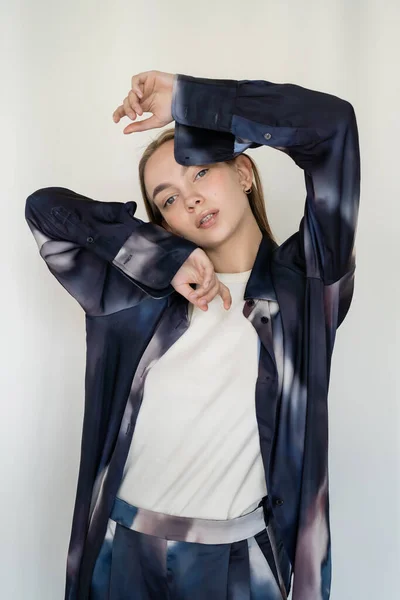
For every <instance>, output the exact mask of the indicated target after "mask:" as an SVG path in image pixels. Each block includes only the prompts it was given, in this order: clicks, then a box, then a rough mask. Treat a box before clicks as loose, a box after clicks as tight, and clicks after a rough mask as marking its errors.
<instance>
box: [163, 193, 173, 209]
mask: <svg viewBox="0 0 400 600" xmlns="http://www.w3.org/2000/svg"><path fill="white" fill-rule="evenodd" d="M171 198H175V196H170V198H167V199H166V201H165V203H164V208H165V207H166V206H171V205H170V204H168V200H171Z"/></svg>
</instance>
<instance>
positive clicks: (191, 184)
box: [144, 139, 254, 248]
mask: <svg viewBox="0 0 400 600" xmlns="http://www.w3.org/2000/svg"><path fill="white" fill-rule="evenodd" d="M144 179H145V187H146V192H147V196H148V198H150V201H151V202H153V203H154V204H155V205H156V206H157V208H158V210H159V211H160V213H161V215H162V217H163V223H162V225H163V227H164V228H165V229H167V230H168V231H171V232H172V233H175V234H176V235H180V236H182V237H184V238H186V239H188V240H190V241H192V242H194V243H195V244H197V245H198V246H201V247H202V248H215V247H217V246H218V245H219V244H221V242H223V241H225V240H226V239H228V238H229V237H230V236H231V235H233V234H234V233H235V232H237V230H238V229H240V228H242V227H243V228H245V227H246V225H247V223H248V222H249V220H250V219H254V215H253V213H252V211H251V208H250V204H249V201H248V197H247V195H246V194H245V193H244V189H246V190H247V189H249V188H250V187H251V184H252V169H251V161H250V160H249V159H248V157H246V156H245V155H239V156H238V157H236V159H235V161H234V163H233V164H232V165H229V164H228V163H225V162H220V163H213V164H209V165H197V166H190V167H185V166H182V165H180V164H179V163H177V162H176V160H175V157H174V140H173V139H172V140H169V141H168V142H165V143H164V144H162V145H161V146H160V147H159V148H157V150H156V151H155V152H154V153H153V154H152V156H151V157H150V158H149V160H148V161H147V164H146V167H145V173H144ZM164 184H165V187H164ZM208 210H218V211H219V212H218V215H217V217H216V220H215V223H214V224H213V225H212V226H211V227H209V228H208V229H204V228H201V227H199V226H198V225H199V215H201V214H202V213H203V212H204V211H208Z"/></svg>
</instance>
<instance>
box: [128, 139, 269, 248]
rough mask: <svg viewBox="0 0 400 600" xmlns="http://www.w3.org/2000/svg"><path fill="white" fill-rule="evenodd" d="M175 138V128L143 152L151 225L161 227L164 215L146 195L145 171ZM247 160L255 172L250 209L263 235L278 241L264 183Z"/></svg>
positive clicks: (141, 163)
mask: <svg viewBox="0 0 400 600" xmlns="http://www.w3.org/2000/svg"><path fill="white" fill-rule="evenodd" d="M174 137H175V128H174V127H172V128H169V129H166V130H164V131H162V132H161V133H160V135H159V136H158V137H157V138H156V139H155V140H153V141H152V142H151V143H150V144H149V145H148V146H147V148H146V149H145V151H144V152H143V155H142V157H141V159H140V161H139V180H140V189H141V192H142V196H143V200H144V205H145V208H146V212H147V216H148V218H149V221H150V222H151V223H156V224H157V225H161V223H162V215H161V213H160V211H159V210H158V208H157V206H155V204H153V203H152V202H151V201H150V199H149V198H148V196H147V194H146V188H145V184H144V170H145V167H146V163H147V161H148V160H149V158H150V156H151V155H152V154H153V153H154V152H155V151H156V150H157V148H159V147H160V146H161V145H162V144H164V143H165V142H168V141H169V140H172V139H174ZM246 156H247V158H249V159H250V161H251V165H252V171H253V177H254V181H253V183H252V186H251V188H252V189H251V192H250V194H248V199H249V204H250V208H251V210H252V213H253V215H254V217H255V219H256V221H257V223H258V226H259V228H260V229H261V231H262V232H263V233H266V234H267V235H268V236H269V237H270V238H271V239H272V240H273V241H276V240H275V238H274V236H273V234H272V231H271V228H270V226H269V223H268V217H267V213H266V212H265V204H264V193H263V189H262V183H261V179H260V175H259V172H258V168H257V166H256V164H255V162H254V161H253V159H252V158H251V157H250V156H249V155H248V154H246ZM225 162H226V163H228V164H232V163H233V162H234V159H230V160H227V161H225Z"/></svg>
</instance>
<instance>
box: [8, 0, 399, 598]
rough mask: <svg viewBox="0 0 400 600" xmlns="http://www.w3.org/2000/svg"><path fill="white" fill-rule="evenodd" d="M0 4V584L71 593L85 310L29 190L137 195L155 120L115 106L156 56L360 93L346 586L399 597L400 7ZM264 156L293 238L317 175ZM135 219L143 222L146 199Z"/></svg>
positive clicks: (336, 577) (187, 67) (354, 96)
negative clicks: (38, 231)
mask: <svg viewBox="0 0 400 600" xmlns="http://www.w3.org/2000/svg"><path fill="white" fill-rule="evenodd" d="M1 7H2V8H1V12H2V14H1V19H0V22H1V28H2V29H1V31H0V34H1V35H0V40H1V41H0V44H1V47H0V49H1V53H0V56H1V60H2V63H3V64H2V67H3V68H2V69H1V73H2V81H1V88H0V89H1V101H2V109H1V133H2V135H1V153H2V155H1V163H0V164H1V171H2V176H1V180H0V181H1V183H0V185H1V192H2V193H1V203H2V217H3V218H2V223H1V224H2V233H1V236H0V240H1V241H0V244H1V251H2V253H1V256H2V260H1V282H2V285H1V290H2V294H1V301H2V307H1V308H2V312H1V314H2V324H1V342H2V343H1V362H0V364H1V399H2V418H1V431H0V434H1V435H0V440H1V447H0V450H1V457H2V461H1V464H2V467H3V473H2V493H1V496H0V497H1V507H0V508H1V513H2V520H3V523H2V526H1V531H2V536H1V540H2V543H1V546H0V548H1V556H0V565H1V566H0V571H1V572H0V580H1V582H2V583H1V588H2V598H5V599H7V600H8V599H12V600H28V599H29V600H54V599H60V598H63V597H64V596H63V594H64V572H65V560H66V552H67V544H68V539H69V532H70V524H71V518H72V509H73V501H74V497H75V485H76V479H77V469H78V460H79V452H80V434H81V426H82V416H83V393H84V362H85V331H84V315H83V312H82V311H81V309H80V307H79V305H78V304H77V303H76V302H75V301H74V300H73V299H72V298H71V297H70V296H69V295H68V294H67V293H66V292H65V290H64V289H63V288H62V287H61V286H60V285H59V284H58V283H57V281H56V280H55V279H54V278H53V277H52V276H51V275H50V273H49V272H48V270H47V268H46V266H45V264H44V262H43V261H42V259H41V258H40V257H39V254H38V251H37V248H36V244H35V242H34V239H33V237H32V235H31V233H30V231H29V229H28V226H27V225H26V223H25V220H24V204H25V198H26V197H27V195H29V194H30V193H31V192H32V191H34V190H35V189H37V188H39V187H43V186H51V185H59V186H65V187H69V188H72V189H74V190H76V191H79V192H80V193H83V194H86V195H88V196H90V197H92V198H96V199H101V200H118V201H122V202H126V201H128V200H131V199H136V200H138V199H139V198H140V196H139V185H138V176H137V163H138V160H139V157H140V155H141V152H142V150H143V148H144V147H145V145H146V144H147V143H148V141H150V139H151V137H152V134H154V135H156V134H157V133H158V131H157V130H153V132H143V133H138V134H133V135H130V136H124V135H123V134H122V129H123V127H124V124H121V123H120V124H118V125H116V124H115V123H113V121H112V112H113V110H114V109H115V108H116V106H117V105H118V104H120V103H121V101H122V100H123V98H124V97H125V95H126V93H127V91H128V89H129V86H130V78H131V76H132V75H134V74H135V73H138V72H140V71H146V70H150V69H158V70H163V71H168V72H171V73H184V74H189V75H194V76H199V77H200V76H202V77H217V78H233V79H266V80H270V81H274V82H291V83H297V84H300V85H303V86H306V87H310V88H313V89H318V90H321V91H326V92H329V93H333V94H336V95H338V96H340V97H343V98H346V99H347V100H349V101H350V102H352V104H353V105H354V107H355V110H356V115H357V120H358V125H359V134H360V145H361V158H362V165H361V169H362V183H361V206H360V221H359V227H358V236H357V264H358V266H357V277H356V289H355V294H354V300H353V304H352V307H351V309H350V312H349V314H348V316H347V318H346V320H345V322H344V323H343V325H342V326H341V328H340V330H339V332H338V336H337V343H336V349H335V353H334V360H333V367H332V377H331V390H330V400H329V401H330V489H331V525H332V543H333V585H332V600H354V599H355V598H357V599H358V598H362V599H363V600H376V599H377V598H379V599H380V598H389V597H390V598H395V597H397V594H398V592H397V573H398V564H399V561H400V548H399V545H400V532H399V506H400V494H399V480H400V472H399V463H400V459H399V451H400V448H399V425H400V423H399V414H398V412H399V411H398V405H397V400H398V389H397V392H396V375H397V369H398V364H399V348H398V345H397V347H396V335H395V331H396V326H397V328H398V324H399V319H398V311H397V308H398V302H399V283H398V277H399V269H398V264H399V260H398V259H399V258H400V256H399V254H400V252H399V243H398V236H399V233H400V230H399V219H400V210H399V205H398V198H399V185H398V176H399V166H398V145H397V141H398V139H399V134H400V127H399V91H400V89H399V87H400V86H399V68H398V62H397V58H396V57H398V55H399V51H400V47H399V34H398V25H399V22H400V19H399V17H400V5H399V4H398V2H396V1H395V0H393V1H390V0H385V2H384V3H383V4H382V5H381V6H380V5H379V3H378V2H377V1H375V2H374V1H373V0H370V1H367V0H365V1H363V2H362V1H361V0H358V1H356V0H352V2H348V1H346V0H337V1H336V2H324V1H321V0H310V1H300V0H292V1H290V0H287V1H281V2H273V1H271V0H269V1H266V0H259V1H253V2H247V3H243V2H240V1H239V0H235V1H233V0H229V1H228V0H225V1H220V2H215V1H210V0H204V1H203V2H187V1H183V0H179V1H177V0H175V1H174V0H171V1H169V2H162V1H159V2H155V1H153V2H152V1H151V0H149V1H148V2H147V3H144V2H120V1H118V0H116V1H114V2H101V1H98V0H97V1H95V0H91V1H88V0H81V1H80V2H78V1H76V0H75V1H74V2H68V3H65V2H60V1H59V2H53V1H50V0H47V1H46V0H36V1H35V2H28V1H27V0H25V1H20V2H18V1H16V0H15V1H14V2H8V3H5V2H2V4H1ZM251 154H252V156H253V157H254V158H255V160H256V161H257V163H258V165H259V167H260V169H261V172H262V175H263V180H264V185H265V191H266V196H267V210H268V213H269V215H270V218H271V223H272V226H273V229H274V232H275V233H276V235H277V236H278V239H279V241H280V242H282V241H284V239H286V237H288V236H289V235H291V233H293V231H294V230H295V229H296V228H297V226H298V223H299V221H300V218H301V216H302V212H303V203H304V199H305V186H304V179H303V173H302V171H301V170H300V169H299V168H298V167H297V166H296V165H295V164H294V163H293V162H292V161H291V160H290V158H289V157H287V156H285V155H284V154H283V153H280V152H276V151H274V150H273V149H271V148H266V147H265V148H259V149H256V150H253V151H251ZM137 215H138V216H139V217H140V218H143V219H146V213H145V211H144V207H143V206H142V204H141V202H140V200H139V210H138V212H137ZM396 259H397V260H396ZM396 394H397V396H396Z"/></svg>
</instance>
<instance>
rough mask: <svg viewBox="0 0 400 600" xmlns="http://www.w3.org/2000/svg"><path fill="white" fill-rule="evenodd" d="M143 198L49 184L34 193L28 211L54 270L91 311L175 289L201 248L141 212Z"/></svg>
mask: <svg viewBox="0 0 400 600" xmlns="http://www.w3.org/2000/svg"><path fill="white" fill-rule="evenodd" d="M136 208H137V204H136V202H133V201H131V202H126V203H123V202H102V201H98V200H93V199H91V198H88V197H86V196H83V195H81V194H78V193H76V192H74V191H72V190H70V189H67V188H62V187H47V188H42V189H39V190H37V191H35V192H34V193H33V194H31V195H30V196H28V198H27V200H26V204H25V218H26V220H27V223H28V225H29V228H30V229H31V231H32V234H33V236H34V238H35V240H36V243H37V245H38V247H39V251H40V255H41V257H42V258H43V259H44V261H45V262H46V265H47V267H48V268H49V270H50V272H51V273H52V274H53V275H54V276H55V277H56V278H57V279H58V281H59V282H60V283H61V284H62V285H63V286H64V288H65V289H66V290H67V291H68V292H69V293H70V294H71V295H72V296H73V297H74V298H75V299H76V300H77V301H78V302H79V304H80V305H81V306H82V308H83V309H84V310H85V312H86V313H87V314H90V315H93V316H97V315H105V314H110V313H112V312H116V311H118V310H122V309H124V308H128V307H130V306H133V305H135V304H137V303H138V302H139V301H140V300H141V299H143V298H144V297H146V295H147V296H151V297H153V298H163V297H165V296H167V295H169V294H171V293H172V292H173V291H174V288H173V287H172V286H171V280H172V279H173V277H174V276H175V274H176V272H177V271H178V270H179V268H180V267H181V266H182V264H183V263H184V262H185V260H186V259H187V258H188V256H189V255H190V254H191V252H193V250H194V249H196V248H197V246H196V244H194V243H192V242H190V241H189V240H186V239H185V238H182V237H180V236H177V235H174V234H172V233H170V232H168V231H166V230H165V229H164V228H163V227H161V226H159V225H156V224H153V223H149V222H145V221H142V220H141V219H138V218H137V217H134V214H135V212H136Z"/></svg>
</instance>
